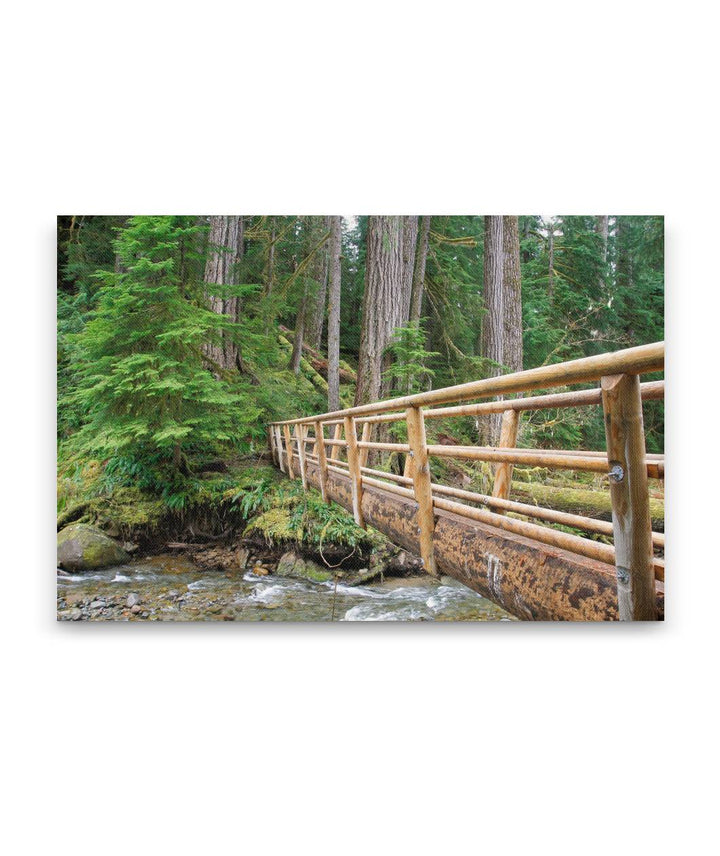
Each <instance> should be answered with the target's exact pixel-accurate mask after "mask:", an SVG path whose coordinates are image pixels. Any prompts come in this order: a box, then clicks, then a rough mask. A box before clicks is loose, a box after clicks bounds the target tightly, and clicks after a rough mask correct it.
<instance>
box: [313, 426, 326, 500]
mask: <svg viewBox="0 0 720 856" xmlns="http://www.w3.org/2000/svg"><path fill="white" fill-rule="evenodd" d="M324 431H325V429H324V428H323V424H322V422H320V421H317V422H316V423H315V445H316V447H317V455H318V470H319V471H320V493H322V498H323V500H324V501H325V502H329V500H328V496H327V476H328V470H327V458H326V456H325V434H324Z"/></svg>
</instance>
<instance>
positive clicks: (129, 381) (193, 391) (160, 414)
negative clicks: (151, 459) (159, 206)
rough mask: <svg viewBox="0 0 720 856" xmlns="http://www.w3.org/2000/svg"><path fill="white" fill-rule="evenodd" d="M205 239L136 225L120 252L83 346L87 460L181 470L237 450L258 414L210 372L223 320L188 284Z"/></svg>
mask: <svg viewBox="0 0 720 856" xmlns="http://www.w3.org/2000/svg"><path fill="white" fill-rule="evenodd" d="M196 229H197V227H196V226H195V225H193V221H192V220H191V219H190V218H183V217H134V218H132V219H131V220H130V221H129V222H128V224H127V226H126V228H124V229H123V230H121V232H120V234H119V237H118V239H117V241H116V242H115V250H116V252H117V254H118V257H119V259H120V261H121V263H122V264H121V266H120V268H121V270H119V271H104V272H101V273H100V274H99V275H98V276H99V278H100V280H101V282H102V287H101V289H100V291H99V292H98V308H97V310H96V312H95V313H94V317H93V318H92V320H90V321H89V322H88V324H87V326H86V328H85V330H84V331H83V332H82V333H81V334H80V335H79V337H78V345H79V354H80V360H81V364H80V368H79V374H80V384H79V389H78V391H77V400H78V401H79V403H80V404H81V405H82V407H83V409H84V410H85V411H86V414H87V420H88V421H87V423H86V424H85V426H84V427H83V429H82V430H81V432H80V433H79V435H78V437H79V439H80V441H81V442H82V443H83V444H84V445H85V448H86V449H88V450H89V449H92V451H93V452H95V453H97V454H101V455H105V456H108V457H112V456H113V455H115V454H126V455H130V456H132V457H135V458H139V457H143V456H147V455H154V456H158V455H159V456H160V457H161V458H167V459H168V460H172V462H173V465H174V468H175V469H176V470H182V469H183V468H184V450H185V449H186V448H187V447H188V446H189V445H191V444H192V445H193V446H195V447H198V446H202V445H212V444H215V443H217V442H218V441H229V440H232V439H233V438H235V437H236V436H238V435H241V434H242V433H244V432H246V431H247V428H248V426H249V425H250V424H251V423H252V421H253V420H254V419H256V417H257V415H258V413H259V410H258V409H257V408H255V407H253V406H251V405H249V404H248V402H246V401H244V399H243V397H242V396H241V395H237V394H232V393H231V392H230V391H229V390H228V389H227V387H226V386H225V384H224V383H223V382H222V381H221V380H219V379H217V378H215V377H213V375H212V374H211V373H210V371H208V370H207V368H206V367H205V365H204V363H203V346H205V345H206V344H207V343H208V342H211V343H212V342H214V343H218V342H219V341H220V338H221V329H222V325H223V318H222V316H219V315H217V314H215V313H214V312H212V311H210V310H208V309H207V308H205V306H204V305H203V300H202V289H201V287H200V284H199V283H198V284H197V294H193V293H192V292H190V293H188V286H187V284H185V286H184V287H182V283H181V282H180V278H179V270H178V267H179V261H180V259H179V255H180V254H179V250H180V245H181V242H182V241H183V239H184V238H187V237H188V236H190V235H191V234H193V233H194V232H195V231H196ZM185 243H186V244H188V243H190V242H189V241H186V242H185ZM241 404H242V405H244V406H242V407H240V406H239V405H241Z"/></svg>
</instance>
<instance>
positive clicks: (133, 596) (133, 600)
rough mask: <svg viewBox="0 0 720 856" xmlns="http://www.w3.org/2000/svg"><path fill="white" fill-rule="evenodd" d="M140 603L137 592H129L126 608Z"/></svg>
mask: <svg viewBox="0 0 720 856" xmlns="http://www.w3.org/2000/svg"><path fill="white" fill-rule="evenodd" d="M139 603H140V595H139V594H138V593H137V592H134V591H131V592H130V594H129V595H128V597H127V605H128V606H131V607H132V606H137V604H139Z"/></svg>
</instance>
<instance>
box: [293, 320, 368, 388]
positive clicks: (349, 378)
mask: <svg viewBox="0 0 720 856" xmlns="http://www.w3.org/2000/svg"><path fill="white" fill-rule="evenodd" d="M280 330H281V331H282V332H283V333H284V334H285V337H286V341H290V342H294V341H295V333H294V332H293V331H292V330H289V329H288V328H287V327H283V325H282V324H281V325H280ZM302 349H303V353H305V354H307V355H308V357H309V358H310V359H309V362H310V365H311V366H312V367H313V369H315V371H316V372H318V374H320V375H322V376H323V377H324V378H325V380H327V376H328V361H327V359H326V358H325V357H324V356H323V355H322V354H321V353H320V352H319V351H316V350H315V348H311V347H310V345H306V344H305V342H303V346H302ZM339 366H340V382H341V383H356V382H357V372H356V371H355V369H353V368H352V366H350V365H348V363H346V362H345V361H344V360H340V362H339Z"/></svg>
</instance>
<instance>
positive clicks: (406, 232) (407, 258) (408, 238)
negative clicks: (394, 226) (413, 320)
mask: <svg viewBox="0 0 720 856" xmlns="http://www.w3.org/2000/svg"><path fill="white" fill-rule="evenodd" d="M417 239H418V218H417V217H415V216H413V217H403V227H402V240H403V290H402V307H401V310H400V323H399V325H398V326H405V325H406V324H407V323H408V321H409V320H410V303H411V296H412V287H413V275H414V273H415V256H416V252H417Z"/></svg>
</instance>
